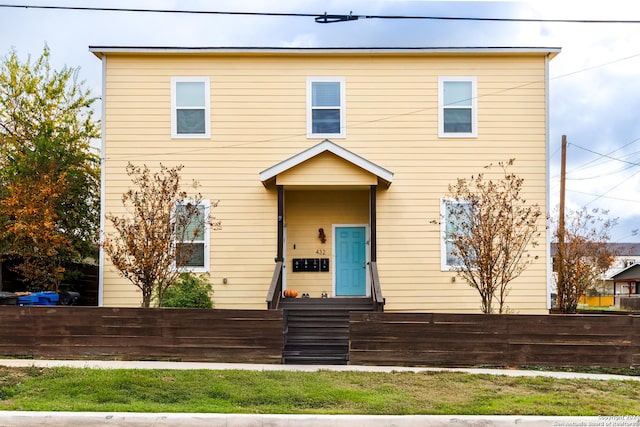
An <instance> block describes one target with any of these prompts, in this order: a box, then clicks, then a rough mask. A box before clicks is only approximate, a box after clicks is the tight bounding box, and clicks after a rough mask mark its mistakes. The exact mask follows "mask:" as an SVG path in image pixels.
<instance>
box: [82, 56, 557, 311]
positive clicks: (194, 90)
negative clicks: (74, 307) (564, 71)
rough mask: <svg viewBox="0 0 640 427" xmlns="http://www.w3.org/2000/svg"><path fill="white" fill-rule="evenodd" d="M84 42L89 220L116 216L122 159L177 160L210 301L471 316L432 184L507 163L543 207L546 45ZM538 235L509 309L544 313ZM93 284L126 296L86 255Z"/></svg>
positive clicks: (439, 186) (472, 304)
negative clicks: (91, 63) (211, 225)
mask: <svg viewBox="0 0 640 427" xmlns="http://www.w3.org/2000/svg"><path fill="white" fill-rule="evenodd" d="M90 51H91V52H93V54H94V55H96V56H97V57H98V58H100V59H101V61H102V65H103V74H104V75H103V94H102V100H103V141H102V156H103V169H102V192H103V194H102V218H103V230H104V231H105V232H107V233H109V232H110V231H111V229H110V224H109V223H108V221H106V220H104V218H105V215H106V214H109V213H112V214H122V213H123V208H122V203H121V196H122V194H123V193H124V192H125V191H127V190H128V189H129V188H130V186H131V182H130V180H129V177H128V176H127V175H126V171H125V168H126V166H127V163H129V162H131V163H132V164H134V165H137V166H142V165H143V164H146V165H147V166H149V167H150V168H151V169H152V170H153V169H154V168H156V169H157V168H158V167H159V164H160V163H162V164H163V165H166V166H170V167H171V166H177V165H183V166H184V168H183V170H182V179H183V182H191V181H192V180H197V181H199V182H200V184H201V187H200V188H199V192H200V193H201V194H202V196H203V198H204V199H203V202H202V209H204V210H209V209H210V214H211V216H213V217H215V219H216V220H219V221H221V225H222V226H221V229H220V230H216V231H211V230H206V232H205V233H204V234H201V238H199V239H198V241H196V242H194V243H193V244H194V248H195V251H196V256H194V257H193V258H192V262H191V265H190V267H189V268H190V269H192V270H193V271H196V272H208V273H209V274H210V280H211V282H212V284H213V288H214V290H215V296H214V301H215V306H216V308H221V309H225V308H247V309H265V308H267V307H270V308H276V307H277V306H278V304H279V301H280V297H281V296H282V293H283V292H284V291H285V290H287V289H289V290H291V289H295V290H297V291H298V294H299V296H298V298H300V297H301V296H302V295H303V294H304V296H307V295H308V296H309V298H310V299H317V298H327V299H338V298H363V299H369V300H371V301H372V304H373V306H374V307H377V308H378V309H381V308H382V307H383V308H384V310H385V311H406V312H416V311H418V312H426V311H429V312H458V313H479V312H480V297H479V295H478V293H477V291H476V290H475V289H473V288H471V287H470V286H469V285H468V284H466V283H465V282H464V281H463V280H461V279H459V278H458V280H456V279H455V277H456V274H455V272H454V271H453V269H452V265H451V262H453V261H455V257H451V256H448V255H450V253H449V251H450V249H451V248H450V246H448V245H447V242H446V241H445V240H444V239H443V234H444V233H443V230H442V229H441V227H442V226H441V225H439V224H442V223H444V221H441V220H440V219H441V215H443V213H446V212H447V211H446V209H444V203H445V202H446V200H447V199H446V196H447V192H448V186H449V184H451V183H454V182H455V181H456V179H457V178H468V177H471V176H472V175H475V174H477V173H479V172H482V171H484V166H486V165H488V164H491V163H493V164H496V163H498V162H500V161H508V160H509V159H510V158H515V159H516V162H515V167H514V169H513V172H515V173H516V174H518V175H520V176H521V177H523V178H524V181H525V185H524V186H525V198H526V199H527V201H528V202H530V203H537V204H538V205H540V207H541V208H542V209H543V211H546V210H547V205H548V201H547V197H548V196H547V194H548V161H547V158H548V135H549V133H548V74H549V73H548V70H549V66H548V64H549V61H550V59H551V58H553V57H554V56H555V55H556V54H558V52H559V49H557V48H517V47H501V48H396V49H392V48H374V49H369V48H160V47H119V46H94V47H91V48H90ZM216 202H217V206H216V207H215V208H213V206H214V205H215V203H216ZM539 228H540V230H544V228H545V224H544V219H540V224H539ZM544 240H545V239H544V238H543V241H540V242H539V243H542V244H540V245H539V246H537V247H535V248H531V253H532V255H534V256H537V259H538V261H537V262H535V263H534V264H532V265H530V266H529V267H528V269H527V270H526V271H525V272H524V273H523V274H522V275H521V276H520V277H519V278H518V279H516V280H515V281H514V282H513V283H512V290H511V292H510V294H509V297H508V299H507V305H508V306H509V308H510V310H511V311H513V312H516V313H522V314H525V313H544V312H546V310H547V308H548V299H547V292H546V289H547V286H546V283H547V276H548V274H549V272H548V267H547V263H546V262H545V260H546V259H547V258H548V256H547V255H548V252H547V251H548V249H547V248H548V245H547V244H544V243H545V242H544ZM100 280H101V282H100V298H99V301H100V304H101V305H104V306H139V305H140V302H141V295H140V293H139V291H138V290H137V288H136V287H135V286H133V285H132V284H131V283H129V282H128V281H127V280H126V279H123V278H122V277H120V275H119V274H118V272H117V270H115V269H114V268H113V266H112V265H111V263H110V260H109V259H108V257H105V256H104V255H102V256H101V275H100Z"/></svg>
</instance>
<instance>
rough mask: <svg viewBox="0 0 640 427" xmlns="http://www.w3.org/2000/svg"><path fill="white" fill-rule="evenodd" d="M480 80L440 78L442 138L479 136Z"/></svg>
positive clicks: (439, 131)
mask: <svg viewBox="0 0 640 427" xmlns="http://www.w3.org/2000/svg"><path fill="white" fill-rule="evenodd" d="M477 100H478V79H477V78H476V77H473V76H471V77H469V76H454V77H443V76H441V77H439V78H438V135H439V136H440V137H441V138H475V137H477V136H478V102H477Z"/></svg>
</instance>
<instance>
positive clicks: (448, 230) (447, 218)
mask: <svg viewBox="0 0 640 427" xmlns="http://www.w3.org/2000/svg"><path fill="white" fill-rule="evenodd" d="M440 209H441V210H440V217H441V233H442V247H441V270H442V271H447V270H457V269H459V268H461V267H462V266H463V262H462V258H461V257H460V253H459V251H458V250H457V249H456V244H455V243H454V238H455V237H460V236H461V235H462V236H466V235H467V232H468V231H469V230H468V227H465V225H466V224H465V223H467V224H468V221H469V215H470V211H469V209H470V204H469V202H467V201H462V200H454V199H443V200H442V204H441V208H440Z"/></svg>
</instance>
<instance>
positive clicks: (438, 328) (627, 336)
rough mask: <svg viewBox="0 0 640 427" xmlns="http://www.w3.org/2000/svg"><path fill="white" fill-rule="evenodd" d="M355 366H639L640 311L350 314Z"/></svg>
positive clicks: (350, 357) (352, 357) (351, 352)
mask: <svg viewBox="0 0 640 427" xmlns="http://www.w3.org/2000/svg"><path fill="white" fill-rule="evenodd" d="M350 338H351V343H350V351H349V360H350V363H352V364H356V365H366V364H372V365H396V366H400V365H407V366H420V365H422V366H526V365H532V366H606V367H640V316H635V315H627V316H607V315H548V316H547V315H540V316H533V315H482V314H478V315H475V314H438V313H420V314H411V313H351V316H350Z"/></svg>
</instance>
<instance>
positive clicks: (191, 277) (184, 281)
mask: <svg viewBox="0 0 640 427" xmlns="http://www.w3.org/2000/svg"><path fill="white" fill-rule="evenodd" d="M211 293H213V289H212V287H211V283H210V282H209V275H208V274H201V275H196V274H194V273H182V274H180V277H178V280H176V282H175V283H174V284H173V286H170V287H169V288H167V291H166V292H165V295H164V300H163V301H162V307H182V308H213V301H211Z"/></svg>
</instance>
